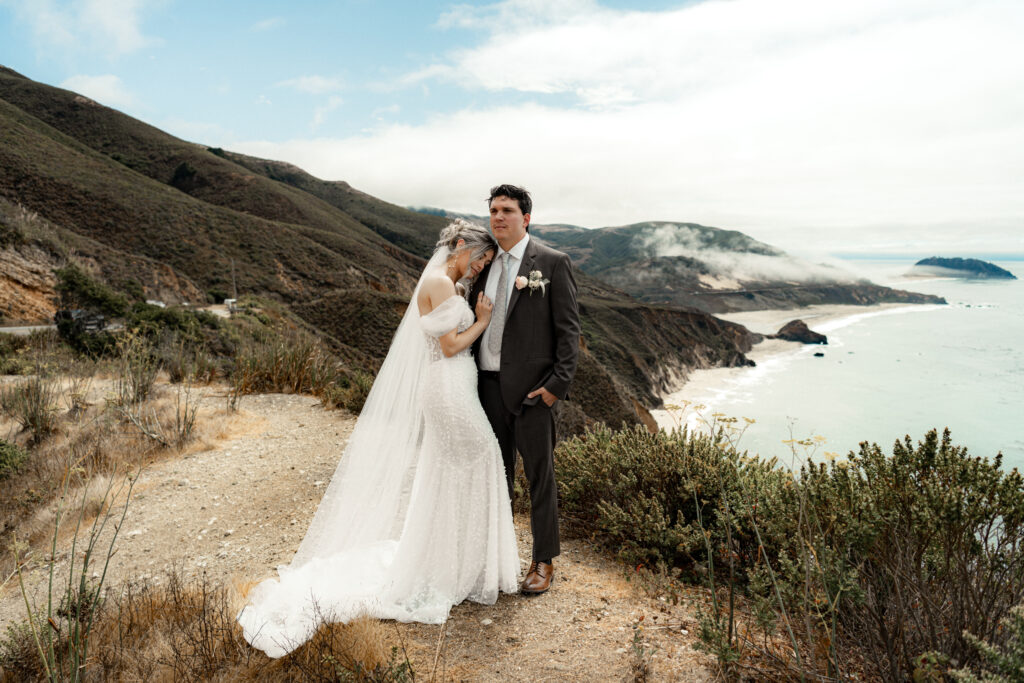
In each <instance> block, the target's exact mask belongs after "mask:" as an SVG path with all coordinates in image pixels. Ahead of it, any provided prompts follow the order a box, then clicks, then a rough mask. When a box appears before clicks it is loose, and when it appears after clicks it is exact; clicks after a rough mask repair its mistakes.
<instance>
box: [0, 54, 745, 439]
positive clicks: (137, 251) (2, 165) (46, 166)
mask: <svg viewBox="0 0 1024 683" xmlns="http://www.w3.org/2000/svg"><path fill="white" fill-rule="evenodd" d="M0 200H2V206H0V209H3V210H2V211H0V224H2V226H3V227H2V230H0V232H2V233H3V235H4V236H5V237H4V243H3V244H0V249H2V250H7V251H9V252H10V253H12V254H13V253H14V250H21V251H19V252H18V253H19V254H21V256H22V257H24V254H23V253H22V252H24V251H25V250H26V249H27V247H26V246H25V245H26V244H31V245H34V246H38V247H40V248H41V249H43V250H44V251H45V253H46V254H48V256H45V257H40V258H38V259H37V261H36V263H35V266H37V267H39V268H43V269H44V270H45V269H46V268H50V269H51V270H52V269H53V266H54V265H57V264H59V263H61V262H63V261H64V260H66V259H67V258H69V254H68V252H69V251H74V252H75V258H76V259H77V260H81V259H83V258H84V259H87V260H89V261H90V262H91V263H93V264H94V266H95V267H94V268H92V270H93V272H94V275H95V276H96V277H98V278H100V279H101V280H102V281H104V282H105V283H106V284H107V285H109V286H111V287H113V288H114V289H115V290H117V291H120V292H122V293H124V294H126V295H130V299H131V300H139V298H140V297H145V298H150V297H151V296H155V295H157V294H158V293H159V294H161V298H164V299H167V298H169V297H168V296H167V295H168V293H172V294H173V292H171V290H169V289H167V288H166V287H165V288H164V290H163V291H162V292H161V290H160V289H159V287H158V284H159V282H158V280H159V278H157V276H156V272H157V271H162V272H164V273H165V275H167V274H173V275H174V276H175V277H177V278H179V280H180V282H181V283H182V285H181V287H180V288H179V290H178V292H177V296H178V297H180V298H179V299H178V301H179V302H180V301H190V302H191V303H203V302H202V301H200V302H196V301H194V300H193V299H192V297H194V296H196V295H197V293H198V294H199V295H201V296H203V297H205V298H206V299H207V300H219V299H220V298H223V297H225V296H227V295H228V292H230V291H232V275H233V274H234V275H235V276H236V278H235V279H237V283H238V286H239V288H240V290H241V291H243V292H252V293H255V294H257V295H259V296H267V297H270V298H272V299H274V300H277V301H279V302H281V303H282V304H283V305H284V306H286V307H287V308H288V310H290V311H291V312H292V313H293V314H294V315H296V316H297V317H298V318H300V319H302V320H303V321H304V322H305V324H308V325H309V326H311V328H312V329H313V330H314V331H316V332H317V333H318V334H321V335H323V337H324V338H325V340H327V341H328V343H329V345H330V346H331V347H332V348H334V349H336V350H338V352H339V353H340V354H341V357H343V358H346V359H348V360H349V361H350V362H357V363H363V364H364V365H366V364H369V365H370V366H371V367H369V369H370V370H372V369H373V366H374V365H375V364H376V363H379V362H380V360H381V359H383V356H384V354H385V353H386V350H387V346H388V345H389V342H390V335H391V332H392V331H393V329H394V326H395V325H396V324H397V320H398V319H399V318H400V317H401V314H402V313H403V312H404V309H405V306H406V304H407V302H408V297H409V295H410V294H411V292H412V288H413V285H414V284H415V282H416V279H417V278H418V276H419V273H420V271H421V269H422V267H423V264H424V263H425V259H424V255H428V254H429V250H431V249H432V245H433V242H434V241H435V240H436V238H437V234H438V232H439V227H440V226H441V225H443V224H444V223H445V222H446V221H445V220H444V219H443V218H436V217H435V218H429V217H426V216H423V215H422V214H417V213H414V212H410V211H408V210H406V209H404V208H402V207H398V206H395V205H393V204H389V203H387V202H384V201H382V200H378V199H376V198H373V197H371V196H370V195H367V194H365V193H362V192H360V191H358V190H355V189H354V188H351V186H349V185H348V184H347V183H344V182H342V181H322V180H319V179H316V178H314V177H313V176H311V175H309V174H308V173H305V172H304V171H302V169H299V168H297V167H295V166H293V165H290V164H286V163H284V162H271V161H267V160H258V159H255V158H253V157H246V156H245V155H238V154H235V153H231V152H227V151H225V150H222V149H219V148H215V147H204V146H203V145H198V144H195V143H191V142H185V141H182V140H179V139H177V138H175V137H173V136H171V135H168V134H167V133H165V132H163V131H160V130H159V129H157V128H155V127H153V126H150V125H148V124H145V123H143V122H140V121H137V120H136V119H133V118H131V117H129V116H127V115H125V114H123V113H121V112H119V111H116V110H114V109H110V108H108V107H105V106H103V105H102V104H100V103H97V102H95V101H93V100H91V99H89V98H85V97H82V96H81V95H78V94H76V93H73V92H71V91H67V90H62V89H60V88H54V87H52V86H48V85H45V84H41V83H37V82H35V81H32V80H31V79H28V78H26V77H24V76H21V75H20V74H17V73H16V72H13V71H12V70H10V69H3V70H0ZM346 209H347V210H346ZM23 213H24V214H31V215H35V216H38V222H37V223H33V224H32V225H30V226H28V228H26V226H25V222H24V221H23V220H21V219H19V218H17V216H18V215H21V214H23ZM8 236H9V237H10V239H8ZM389 237H390V239H389ZM8 242H9V243H8ZM70 242H74V243H75V245H76V246H75V247H74V248H72V247H69V246H68V243H70ZM47 250H48V251H47ZM132 264H135V265H132ZM12 270H13V269H12ZM19 272H26V271H24V269H21V270H19ZM578 272H579V282H580V304H581V310H582V312H583V313H582V317H583V327H584V335H583V339H582V342H583V346H582V350H581V354H580V370H579V373H578V379H577V385H576V388H575V391H574V397H575V400H574V401H571V402H567V403H566V404H565V405H564V406H563V409H562V411H561V412H562V417H561V422H562V424H563V427H565V428H566V431H564V432H563V433H572V432H574V431H579V429H581V428H582V426H583V425H585V424H589V423H591V422H593V421H594V420H601V421H604V422H607V423H609V424H612V425H616V426H617V425H618V424H620V423H622V422H626V423H629V424H636V423H639V422H644V423H646V424H648V425H649V426H650V425H652V423H653V421H652V420H650V416H649V415H648V414H647V413H646V407H649V406H655V405H658V404H659V403H660V395H661V394H662V393H663V391H664V389H665V388H666V387H668V386H669V385H671V384H672V383H673V382H678V381H679V379H680V378H681V377H683V376H685V374H686V373H687V372H688V371H689V370H691V369H693V368H695V367H707V366H709V365H712V364H714V365H721V364H726V365H737V364H749V362H750V361H749V360H747V359H746V357H745V355H744V353H745V352H746V351H747V350H749V349H750V346H751V344H752V343H753V341H755V340H756V339H757V336H756V335H752V334H751V333H749V331H747V330H746V329H745V328H743V327H742V326H740V325H735V324H732V323H726V322H725V321H718V320H715V319H712V318H710V317H709V316H705V315H703V314H694V313H693V312H685V311H678V310H674V309H669V308H658V307H651V306H649V305H646V304H643V303H640V302H637V301H635V300H634V299H632V298H631V297H629V296H628V295H627V294H625V293H623V292H621V291H619V290H616V289H615V288H613V287H609V286H607V285H605V284H604V283H603V282H601V281H599V280H597V279H595V278H592V277H590V276H588V275H587V274H586V273H585V272H584V271H578ZM5 276H11V279H10V281H11V282H12V283H13V282H14V280H13V277H19V276H17V275H15V274H13V273H5ZM164 280H167V278H166V277H165V278H164ZM22 284H24V283H22ZM170 298H171V300H170V301H168V303H175V301H174V299H173V296H172V297H170Z"/></svg>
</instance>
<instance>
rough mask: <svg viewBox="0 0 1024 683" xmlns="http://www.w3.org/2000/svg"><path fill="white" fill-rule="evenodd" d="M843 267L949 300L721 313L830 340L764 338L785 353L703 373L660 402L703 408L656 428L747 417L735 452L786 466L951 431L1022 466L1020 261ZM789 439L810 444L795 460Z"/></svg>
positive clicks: (764, 328) (1023, 299) (960, 440)
mask: <svg viewBox="0 0 1024 683" xmlns="http://www.w3.org/2000/svg"><path fill="white" fill-rule="evenodd" d="M847 263H848V264H849V269H850V270H852V271H854V272H857V273H861V274H864V275H867V276H868V277H870V278H871V279H872V280H873V281H874V282H877V283H879V284H884V285H888V286H890V287H896V288H900V289H908V290H911V291H917V292H925V293H929V294H937V295H939V296H942V297H945V299H946V301H948V302H949V303H948V305H945V306H939V305H906V306H904V305H899V306H891V305H890V306H886V307H881V308H879V307H840V308H841V309H842V310H840V311H836V310H834V309H835V308H836V307H819V308H817V309H816V310H814V311H805V310H794V311H787V312H776V313H767V312H752V313H736V314H727V315H724V316H722V317H725V318H727V319H730V320H734V321H737V322H741V323H743V324H746V325H747V326H748V327H750V328H751V329H753V330H755V331H757V332H775V331H776V330H777V329H778V327H779V326H780V325H781V322H786V321H788V320H792V319H796V318H801V319H804V320H806V321H807V323H808V325H809V326H810V328H811V329H812V330H815V331H817V332H821V333H823V334H826V335H828V345H827V346H811V345H802V346H795V345H784V344H780V343H778V342H769V343H768V344H773V345H774V346H772V347H771V348H773V349H774V348H778V347H782V348H781V350H780V351H779V352H777V353H774V354H772V355H768V356H767V357H762V358H760V359H759V360H758V364H757V367H754V368H741V369H716V370H702V371H697V372H695V373H693V374H692V376H691V381H689V382H687V384H686V385H685V386H684V387H683V388H682V389H681V390H680V391H678V392H676V393H674V394H672V395H671V396H668V397H665V403H666V404H671V403H680V402H683V401H689V402H691V403H692V404H694V405H703V406H704V408H701V409H699V410H697V409H695V408H694V407H693V406H692V405H691V407H690V408H689V409H687V410H686V412H685V413H682V414H679V413H675V414H671V413H668V412H665V411H656V412H655V417H656V418H657V419H658V421H659V423H660V424H661V425H662V426H663V427H671V426H672V425H673V424H676V423H678V422H685V423H687V424H689V425H690V426H691V428H693V427H695V426H699V425H700V424H701V423H702V421H706V420H709V419H711V417H710V416H711V415H712V414H713V413H719V414H721V415H724V416H727V417H735V418H740V419H739V421H738V424H739V425H740V426H742V425H743V424H745V421H744V420H743V419H742V418H750V419H753V420H754V422H753V423H752V424H750V425H749V426H748V427H747V428H746V431H745V432H744V433H743V434H742V437H740V439H739V448H740V449H741V450H746V451H748V452H751V453H758V454H760V455H762V456H777V457H778V458H779V460H780V462H783V463H785V464H788V465H793V464H796V465H799V460H800V459H801V458H803V457H805V456H806V455H808V454H810V456H811V457H813V458H815V459H816V460H820V459H821V458H823V457H825V456H826V453H829V454H833V453H835V454H838V455H840V456H845V455H846V454H847V453H848V452H849V451H851V450H857V448H858V444H859V443H860V442H862V441H870V442H876V443H878V444H879V445H881V446H882V447H883V449H884V450H885V451H886V452H891V449H892V444H893V442H894V441H895V440H897V439H901V440H902V438H903V437H904V436H905V435H909V436H910V437H911V439H913V440H914V441H915V442H916V441H918V440H920V439H921V438H923V437H924V435H925V433H926V432H927V431H928V430H929V429H932V428H937V429H939V430H940V431H941V429H942V428H944V427H948V428H949V429H950V432H951V434H952V439H953V442H954V443H955V444H958V445H962V446H966V447H967V448H968V450H969V452H970V453H971V454H972V455H976V456H977V455H981V456H988V457H992V456H994V455H995V454H996V453H998V452H1002V454H1003V464H1004V467H1005V468H1006V469H1009V468H1011V467H1016V468H1018V469H1020V470H1022V471H1024V261H1007V262H999V261H996V263H997V264H998V265H1000V266H1002V267H1003V268H1006V269H1007V270H1009V271H1010V272H1012V273H1014V274H1015V275H1016V276H1017V277H1018V278H1021V279H1017V280H964V279H949V278H946V279H928V280H921V279H909V278H904V277H902V275H903V274H904V273H906V272H907V270H908V269H909V268H910V266H911V265H912V263H913V262H912V261H898V260H885V261H866V260H851V261H848V262H847ZM829 309H833V310H829ZM823 312H829V313H831V315H823V314H822V313H823ZM805 313H806V314H809V315H806V316H805ZM815 316H817V317H815ZM779 321H781V322H779ZM755 349H757V347H755ZM816 352H818V353H823V354H824V355H823V356H820V357H817V356H815V353H816ZM758 355H762V356H763V355H764V354H763V353H761V354H758V353H757V352H756V351H755V357H757V356H758ZM698 413H699V414H698ZM794 438H795V439H798V440H812V441H814V442H815V445H814V446H797V447H796V450H797V455H796V456H794V455H793V452H792V448H791V446H790V445H789V444H786V443H784V442H785V441H787V440H790V439H794ZM828 457H831V455H829V456H828Z"/></svg>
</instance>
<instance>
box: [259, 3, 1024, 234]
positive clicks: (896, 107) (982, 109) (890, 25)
mask: <svg viewBox="0 0 1024 683" xmlns="http://www.w3.org/2000/svg"><path fill="white" fill-rule="evenodd" d="M540 6H541V5H540V3H539V2H538V3H534V2H528V1H527V0H516V1H510V2H505V3H500V4H498V5H493V6H490V7H485V8H482V9H481V8H469V7H461V8H456V9H455V10H453V11H452V12H450V13H449V14H448V15H446V17H445V18H444V19H443V20H442V24H443V25H447V26H460V27H473V28H487V27H492V29H493V30H492V33H491V35H490V37H488V38H486V39H485V40H484V42H483V43H482V44H480V45H479V46H476V47H471V48H466V49H462V50H459V51H456V52H454V53H452V54H450V55H449V56H448V57H447V58H446V59H444V60H441V61H438V62H437V63H435V64H432V65H428V66H427V67H425V68H424V69H423V70H421V71H420V72H418V73H417V74H411V75H410V76H409V77H407V83H408V82H416V81H419V82H420V83H421V84H423V85H426V84H429V83H430V82H431V81H434V80H439V79H443V80H446V81H448V82H452V83H456V84H458V85H461V86H463V87H464V88H465V89H466V90H468V91H470V92H473V93H476V94H477V96H478V99H479V97H480V96H489V97H490V98H491V101H492V104H491V106H489V107H487V108H486V109H466V110H463V111H458V112H453V113H448V114H441V115H437V116H435V117H433V118H431V119H429V120H428V121H427V122H425V123H423V124H420V125H416V126H409V125H383V124H382V125H379V126H378V127H377V128H375V129H373V130H370V131H368V132H367V133H366V134H364V135H360V136H356V137H349V138H344V139H333V140H332V139H321V140H313V141H308V140H296V141H293V142H288V143H282V144H274V145H271V144H265V143H263V144H261V143H251V144H250V145H249V151H252V152H254V153H258V154H260V155H262V156H276V157H278V158H284V159H287V160H288V161H291V162H293V163H297V164H299V165H301V166H305V167H306V168H307V169H308V170H310V171H312V172H314V173H316V174H317V175H320V176H321V177H325V178H330V179H342V178H343V179H345V180H348V181H349V182H351V183H352V184H353V185H355V186H356V187H359V188H360V189H363V190H365V191H368V192H370V193H372V194H375V195H378V196H381V197H383V198H385V199H388V200H389V201H394V202H397V203H400V204H406V205H435V206H437V205H440V206H443V207H445V208H448V209H452V210H456V211H475V212H479V211H480V210H481V207H482V203H481V202H480V201H479V199H480V197H481V196H482V195H483V194H484V193H485V191H486V187H487V186H489V184H491V183H496V182H520V183H522V184H524V185H526V186H527V187H529V188H531V190H532V191H534V194H535V196H536V199H537V203H536V207H537V211H536V212H535V213H538V215H535V217H534V220H537V221H540V222H573V223H578V224H582V225H588V226H592V227H597V226H604V225H615V224H622V223H633V222H638V221H642V220H676V221H694V222H699V223H704V224H709V225H717V226H720V227H730V228H736V229H742V230H745V231H747V232H748V233H750V234H753V235H754V236H756V237H758V238H759V239H762V240H764V241H769V242H773V243H776V244H779V245H780V246H784V247H787V246H790V247H791V246H792V245H794V244H799V243H800V242H804V243H806V242H807V241H808V240H807V239H806V235H807V234H808V230H809V229H811V230H812V232H811V234H813V235H814V236H815V237H814V241H816V242H818V243H819V244H820V245H822V246H824V247H827V248H835V247H838V246H841V245H847V246H850V245H853V246H858V245H860V244H862V243H863V242H865V241H870V242H871V243H884V242H886V241H887V240H888V241H889V242H892V241H893V236H892V235H891V234H888V233H887V231H891V230H892V229H893V228H892V227H891V226H902V227H900V228H899V230H901V231H902V233H901V235H902V236H901V237H900V238H899V240H904V239H905V236H906V235H911V234H913V235H914V236H915V237H916V236H917V235H927V237H928V238H930V239H932V238H933V239H945V238H946V236H949V237H952V236H953V235H954V233H959V234H960V235H961V236H962V235H963V233H964V232H965V230H966V229H968V228H969V229H970V232H971V234H972V236H974V237H975V238H979V239H983V240H986V241H987V243H992V242H994V241H998V240H999V239H1000V238H1002V242H1003V243H1004V244H1006V245H1008V246H1007V248H1008V249H1009V248H1016V249H1018V250H1024V242H1022V241H1021V240H1022V238H1021V237H1018V236H1017V235H1018V234H1020V232H1021V231H1020V230H1019V226H1020V224H1021V223H1022V222H1024V193H1022V192H1020V186H1021V180H1022V179H1024V95H1022V93H1024V48H1022V47H1021V46H1022V43H1021V41H1020V40H1019V36H1020V35H1021V34H1022V32H1024V4H1020V3H1012V2H1006V1H1005V0H977V1H974V2H967V1H960V2H955V1H954V0H905V1H904V2H900V3H890V2H885V1H883V0H864V1H862V2H858V3H849V2H832V1H823V0H773V1H771V2H768V1H765V0H731V1H723V0H711V1H709V2H705V3H702V4H697V5H691V6H687V7H684V8H682V9H677V10H671V11H665V12H622V11H613V10H608V9H603V8H600V7H597V6H596V5H594V4H593V3H590V2H580V3H566V4H564V5H558V6H556V7H555V9H554V10H552V12H554V14H552V13H551V12H548V13H547V14H545V13H544V12H543V11H541V10H539V9H537V8H538V7H540ZM566 8H568V10H567V9H566ZM570 10H571V11H570ZM517 11H518V12H520V13H521V14H522V15H523V18H524V20H523V21H522V22H521V23H520V24H511V25H513V26H515V27H516V30H508V26H509V25H510V24H508V23H503V22H502V21H498V22H495V19H502V18H504V17H507V16H511V15H510V14H509V13H512V14H514V13H515V12H517ZM565 11H569V13H568V14H564V13H563V14H558V12H565ZM531 12H532V14H531ZM548 95H558V96H559V98H558V101H560V102H562V101H564V97H565V96H566V95H568V96H570V97H573V98H575V99H576V101H577V104H576V105H574V106H568V105H564V104H558V105H554V104H545V103H546V102H552V100H550V99H548V98H547V96H548ZM1007 225H1016V226H1018V228H1017V230H1016V231H1015V232H1013V233H1008V232H1006V227H1005V226H1007ZM862 226H883V227H875V228H863V227H862ZM885 226H889V227H885ZM928 226H935V227H934V228H933V227H928ZM797 234H800V235H802V236H804V237H803V238H799V239H798V238H797V237H796V235H797ZM913 239H914V238H911V241H912V240H913Z"/></svg>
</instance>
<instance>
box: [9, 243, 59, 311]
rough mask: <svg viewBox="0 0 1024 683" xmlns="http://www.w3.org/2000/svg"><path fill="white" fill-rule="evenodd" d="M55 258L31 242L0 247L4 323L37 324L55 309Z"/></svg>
mask: <svg viewBox="0 0 1024 683" xmlns="http://www.w3.org/2000/svg"><path fill="white" fill-rule="evenodd" d="M55 267H56V260H55V259H54V257H53V256H52V255H51V254H49V253H47V252H46V251H44V250H43V249H40V248H39V247H37V246H34V245H20V246H16V247H7V248H6V249H2V250H0V317H2V319H3V322H4V324H5V325H17V324H24V325H40V324H47V323H50V322H52V321H53V314H54V313H55V312H56V310H57V298H58V296H57V278H56V276H54V274H53V269H54V268H55Z"/></svg>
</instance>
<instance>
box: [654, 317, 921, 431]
mask: <svg viewBox="0 0 1024 683" xmlns="http://www.w3.org/2000/svg"><path fill="white" fill-rule="evenodd" d="M907 308H920V304H901V303H896V304H875V305H873V306H855V305H838V304H835V305H828V304H823V305H817V306H808V307H806V308H793V309H773V310H765V311H738V312H735V313H724V314H722V315H719V316H718V317H719V318H722V319H723V320H728V321H730V322H735V323H739V324H741V325H743V326H745V327H746V328H747V329H749V330H751V331H752V332H758V333H760V334H775V333H776V332H778V331H779V328H780V327H782V326H783V325H785V324H786V323H788V322H790V321H791V320H803V321H804V322H805V323H807V326H808V327H809V328H810V329H812V330H814V331H815V332H820V333H822V334H826V335H827V334H828V332H830V331H831V330H834V329H838V328H839V327H843V326H844V325H846V324H849V323H850V322H852V321H854V320H857V319H860V318H862V317H867V316H875V315H886V314H888V313H889V312H894V313H898V312H900V311H902V310H903V309H907ZM818 348H820V347H817V346H815V345H808V344H801V343H799V342H790V341H784V340H782V339H765V340H764V341H762V342H761V343H760V344H756V345H755V346H754V348H753V349H751V351H750V352H749V353H747V357H748V358H750V359H751V360H752V361H754V362H755V363H756V364H757V365H756V366H755V367H752V368H751V367H745V368H712V369H709V370H695V371H693V372H692V373H690V375H689V377H687V378H686V382H685V383H684V384H683V385H682V386H680V387H679V388H677V389H676V390H675V391H673V392H671V393H669V394H667V395H665V396H663V397H662V400H663V401H664V404H665V406H680V407H686V406H689V408H687V409H686V410H682V411H680V410H676V409H672V410H663V409H661V410H652V411H651V415H653V416H654V419H655V420H657V422H658V425H659V426H660V427H662V428H663V429H672V428H674V427H678V426H680V423H681V422H682V423H686V424H687V425H688V426H689V427H690V428H693V427H695V426H697V425H699V424H700V422H701V419H700V416H699V415H698V412H700V413H701V414H703V415H705V416H707V415H709V414H710V413H711V412H713V411H714V405H715V403H717V402H720V401H722V400H723V399H727V398H728V397H729V396H730V395H731V394H732V393H733V392H734V391H736V390H739V389H742V388H743V387H745V386H749V385H750V384H751V383H754V382H758V381H759V380H760V378H762V377H764V375H765V374H767V373H771V372H773V371H774V370H775V369H776V368H777V366H778V365H780V364H782V363H784V362H785V360H786V359H787V358H789V357H790V356H792V355H795V354H803V353H814V351H815V350H816V349H818ZM697 406H705V408H701V409H697Z"/></svg>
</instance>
